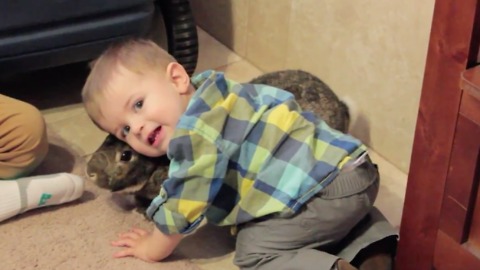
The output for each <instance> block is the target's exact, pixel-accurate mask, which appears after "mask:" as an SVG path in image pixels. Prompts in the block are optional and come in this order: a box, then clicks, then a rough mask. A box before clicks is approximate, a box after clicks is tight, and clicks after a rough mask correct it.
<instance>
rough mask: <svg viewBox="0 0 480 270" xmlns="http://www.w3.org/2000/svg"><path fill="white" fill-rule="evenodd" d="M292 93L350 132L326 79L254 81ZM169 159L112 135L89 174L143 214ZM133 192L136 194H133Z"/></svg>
mask: <svg viewBox="0 0 480 270" xmlns="http://www.w3.org/2000/svg"><path fill="white" fill-rule="evenodd" d="M250 82H251V83H255V84H267V85H271V86H275V87H278V88H281V89H284V90H287V91H290V92H292V93H293V94H294V95H295V97H296V99H297V102H298V103H299V104H300V106H301V107H302V108H303V110H307V111H312V112H314V113H315V114H316V115H317V116H319V117H321V118H322V119H323V120H324V121H325V122H326V123H327V124H328V125H329V126H330V127H332V128H335V129H337V130H340V131H342V132H347V131H348V125H349V122H350V115H349V111H348V107H347V106H346V105H345V103H343V102H342V101H341V100H340V99H339V98H338V97H337V95H335V93H334V92H333V91H332V90H331V89H330V87H328V85H326V84H325V83H324V82H323V81H322V80H320V79H319V78H317V77H315V76H314V75H312V74H310V73H308V72H305V71H302V70H283V71H277V72H271V73H267V74H264V75H261V76H259V77H257V78H255V79H253V80H251V81H250ZM168 164H169V161H168V159H167V158H166V157H159V158H149V157H145V156H142V155H140V154H138V153H136V152H135V151H134V150H133V149H132V148H130V147H129V146H128V145H127V144H125V143H124V142H122V141H120V140H118V139H116V138H115V137H114V136H112V135H108V136H107V138H106V139H105V141H104V142H103V144H102V145H101V146H100V147H99V148H98V149H97V150H96V151H95V152H94V153H93V155H92V157H91V159H90V160H89V162H88V164H87V175H88V176H89V177H90V179H91V180H92V181H94V182H95V183H96V184H97V185H98V186H99V187H102V188H105V189H109V190H112V191H120V190H126V189H127V188H128V190H129V191H128V193H129V194H132V195H133V196H134V198H135V206H136V207H137V210H139V211H143V210H144V209H145V208H146V207H148V205H149V204H150V202H151V201H152V200H153V198H155V197H156V196H157V195H158V193H159V191H160V186H161V184H162V182H163V180H164V179H166V178H167V174H168ZM132 189H133V191H132Z"/></svg>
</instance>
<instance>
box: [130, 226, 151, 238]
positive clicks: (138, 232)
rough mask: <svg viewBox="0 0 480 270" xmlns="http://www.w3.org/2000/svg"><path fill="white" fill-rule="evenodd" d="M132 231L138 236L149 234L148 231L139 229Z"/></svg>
mask: <svg viewBox="0 0 480 270" xmlns="http://www.w3.org/2000/svg"><path fill="white" fill-rule="evenodd" d="M131 231H132V232H134V233H136V234H138V235H140V236H145V235H147V234H148V232H147V231H145V230H142V229H139V228H132V229H131Z"/></svg>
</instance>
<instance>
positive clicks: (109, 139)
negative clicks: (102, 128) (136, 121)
mask: <svg viewBox="0 0 480 270" xmlns="http://www.w3.org/2000/svg"><path fill="white" fill-rule="evenodd" d="M117 141H118V139H117V137H115V136H113V135H112V134H108V135H107V137H106V138H105V140H104V141H103V144H102V146H110V145H113V144H115V142H117Z"/></svg>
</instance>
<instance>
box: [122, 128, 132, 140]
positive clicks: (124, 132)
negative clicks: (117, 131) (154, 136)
mask: <svg viewBox="0 0 480 270" xmlns="http://www.w3.org/2000/svg"><path fill="white" fill-rule="evenodd" d="M129 131H130V126H124V127H123V128H122V136H123V137H127V135H128V132H129Z"/></svg>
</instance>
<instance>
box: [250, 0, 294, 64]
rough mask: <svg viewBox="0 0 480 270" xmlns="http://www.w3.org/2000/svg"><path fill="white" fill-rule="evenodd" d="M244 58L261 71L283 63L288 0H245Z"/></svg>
mask: <svg viewBox="0 0 480 270" xmlns="http://www.w3.org/2000/svg"><path fill="white" fill-rule="evenodd" d="M248 3H249V5H248V31H247V51H246V59H248V60H249V61H250V62H252V64H254V65H255V66H257V67H259V68H260V69H262V70H264V71H273V70H277V69H279V68H282V67H284V66H285V60H286V58H285V56H286V53H287V48H288V42H289V27H290V14H291V12H290V10H291V5H292V1H291V0H262V1H256V0H248Z"/></svg>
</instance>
